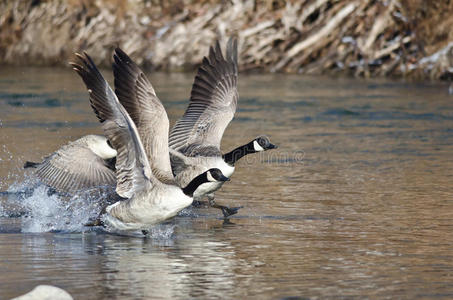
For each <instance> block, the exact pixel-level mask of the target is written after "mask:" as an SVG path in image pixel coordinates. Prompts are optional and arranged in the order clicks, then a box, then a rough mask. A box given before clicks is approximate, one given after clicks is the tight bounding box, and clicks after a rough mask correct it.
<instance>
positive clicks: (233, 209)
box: [212, 204, 244, 219]
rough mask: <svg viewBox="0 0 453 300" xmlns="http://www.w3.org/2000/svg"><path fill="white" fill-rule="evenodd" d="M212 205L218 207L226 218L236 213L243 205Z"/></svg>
mask: <svg viewBox="0 0 453 300" xmlns="http://www.w3.org/2000/svg"><path fill="white" fill-rule="evenodd" d="M212 207H215V208H218V209H220V210H221V211H222V213H223V217H224V218H225V219H226V218H228V217H230V216H232V215H235V214H237V213H238V211H239V209H241V208H243V207H244V206H238V207H227V206H223V205H219V204H214V205H213V206H212Z"/></svg>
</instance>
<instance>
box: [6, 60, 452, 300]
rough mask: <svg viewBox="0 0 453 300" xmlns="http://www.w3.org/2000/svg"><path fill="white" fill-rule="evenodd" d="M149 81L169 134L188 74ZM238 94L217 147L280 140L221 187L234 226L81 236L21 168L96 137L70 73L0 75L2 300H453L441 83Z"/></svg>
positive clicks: (447, 116) (195, 224)
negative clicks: (36, 298) (51, 297)
mask: <svg viewBox="0 0 453 300" xmlns="http://www.w3.org/2000/svg"><path fill="white" fill-rule="evenodd" d="M103 73H104V74H105V75H106V77H107V78H108V79H109V80H111V71H110V70H104V71H103ZM149 78H150V80H151V82H152V83H153V85H154V88H155V89H156V91H157V93H158V95H159V97H160V99H161V100H162V102H163V104H164V106H165V107H166V109H167V112H168V114H169V117H170V121H171V122H172V123H173V122H174V121H175V120H176V119H177V118H178V116H180V115H181V114H182V113H183V111H184V109H185V107H186V105H187V101H188V100H187V99H188V95H189V92H190V87H191V83H192V80H193V74H152V75H150V76H149ZM239 92H240V96H241V97H240V100H239V108H238V112H237V113H236V117H235V119H234V120H233V122H232V123H231V124H230V126H229V127H228V129H227V131H226V132H225V135H224V137H223V141H222V148H223V150H224V151H227V150H230V149H232V148H233V147H234V146H237V145H239V144H243V143H245V142H248V141H249V140H251V139H252V138H254V137H255V136H258V135H260V134H267V135H268V136H269V137H270V138H271V141H272V142H274V143H275V144H278V145H279V148H278V149H277V150H273V151H269V152H266V153H264V154H261V155H251V156H249V157H247V159H244V160H242V161H241V162H240V163H239V164H238V165H237V168H236V173H235V174H234V175H233V177H232V180H231V182H229V183H227V184H225V185H224V187H223V188H222V189H221V190H220V191H218V192H217V194H216V198H217V202H218V203H221V204H224V205H229V206H240V205H243V206H244V208H242V209H241V210H240V211H239V213H238V214H237V215H235V216H233V217H232V218H231V220H230V221H229V222H224V221H223V220H222V218H221V214H220V213H219V212H218V211H217V210H215V209H212V208H200V209H188V210H186V211H185V212H184V214H182V215H181V216H179V217H177V218H175V219H174V220H172V221H171V222H169V223H168V224H164V225H161V226H158V227H156V228H155V229H154V230H153V231H152V232H151V234H150V236H148V237H146V238H144V237H141V236H123V235H114V234H108V233H105V232H102V231H99V230H96V231H90V230H88V229H87V228H84V227H83V226H82V225H81V224H80V222H82V220H85V219H86V218H87V214H88V213H89V212H88V211H87V207H86V203H85V202H83V201H81V200H80V201H79V200H77V199H76V200H74V199H72V200H71V201H72V202H71V201H70V202H69V203H68V202H67V200H63V199H59V198H58V197H56V196H48V195H47V191H46V188H45V187H43V186H39V183H37V182H36V180H34V179H33V175H32V173H31V172H28V171H27V172H24V170H23V169H22V165H23V163H24V161H25V160H32V161H37V160H40V159H41V158H42V157H44V156H46V155H47V154H49V153H51V152H53V151H54V150H56V149H57V148H58V147H60V146H61V145H63V144H65V143H67V142H68V141H70V140H74V139H76V138H78V137H80V136H82V135H85V134H89V133H101V132H102V131H101V129H100V127H99V125H98V123H97V119H96V117H95V116H94V114H93V113H92V111H91V108H90V107H89V104H88V97H87V93H86V91H85V88H84V85H83V83H82V81H81V80H80V78H79V77H78V76H77V75H76V74H75V73H74V72H73V71H71V70H70V68H67V69H59V68H40V69H34V68H26V69H25V68H5V67H2V68H0V105H1V109H0V121H1V129H0V145H1V149H0V187H1V190H2V191H4V193H3V194H2V198H1V199H0V216H1V217H0V258H1V260H0V299H9V298H11V297H14V296H18V295H20V294H23V293H25V292H27V291H29V290H31V289H32V288H33V287H34V286H36V285H38V284H52V285H56V286H58V287H61V288H63V289H65V290H67V291H68V292H69V293H70V294H72V295H73V297H74V298H75V299H140V298H145V299H170V298H171V299H173V298H174V299H188V298H197V299H243V298H246V297H248V298H255V299H283V298H286V297H291V296H299V297H301V298H304V299H305V298H309V299H317V298H318V299H326V298H347V299H349V298H380V299H383V298H400V299H401V298H410V299H414V298H424V299H425V298H445V299H447V298H453V187H452V183H453V155H452V154H453V97H452V96H449V95H448V93H447V85H446V84H445V83H426V82H425V83H407V82H403V81H389V80H355V79H344V78H343V79H335V78H325V77H304V76H295V75H294V76H290V75H243V74H240V86H239ZM37 184H38V186H37ZM29 187H34V188H35V189H34V190H33V191H32V190H28V194H26V195H24V194H17V192H19V191H23V190H25V189H27V188H29ZM5 191H8V192H9V193H5ZM94 200H96V199H94Z"/></svg>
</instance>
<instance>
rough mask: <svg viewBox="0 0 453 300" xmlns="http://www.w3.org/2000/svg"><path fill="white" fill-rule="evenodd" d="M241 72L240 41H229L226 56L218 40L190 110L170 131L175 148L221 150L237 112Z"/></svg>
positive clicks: (194, 91) (192, 151) (200, 73)
mask: <svg viewBox="0 0 453 300" xmlns="http://www.w3.org/2000/svg"><path fill="white" fill-rule="evenodd" d="M237 76H238V71H237V41H236V40H233V39H230V40H229V41H228V44H227V49H226V57H225V58H224V57H223V55H222V51H221V49H220V44H219V42H218V41H217V43H216V46H215V48H214V47H211V48H210V49H209V57H208V58H206V57H205V58H204V59H203V63H202V65H201V66H200V68H199V69H198V73H197V75H196V77H195V81H194V83H193V86H192V92H191V95H190V103H189V106H188V108H187V110H186V112H185V113H184V115H183V117H182V118H181V119H180V120H179V121H178V122H176V124H175V126H174V127H173V129H172V131H171V133H170V141H169V145H170V147H171V148H173V149H175V150H177V151H180V152H182V153H183V154H185V155H187V156H194V155H196V154H197V152H198V151H197V149H199V148H214V149H216V150H217V151H218V152H219V153H220V141H221V139H222V136H223V133H224V131H225V128H226V127H227V126H228V124H229V123H230V121H231V120H232V119H233V116H234V113H235V112H236V106H237V100H238V91H237Z"/></svg>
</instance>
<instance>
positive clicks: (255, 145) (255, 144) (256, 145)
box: [253, 141, 264, 152]
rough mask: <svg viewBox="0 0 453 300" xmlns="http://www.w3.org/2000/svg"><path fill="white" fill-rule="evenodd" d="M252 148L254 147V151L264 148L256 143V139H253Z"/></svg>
mask: <svg viewBox="0 0 453 300" xmlns="http://www.w3.org/2000/svg"><path fill="white" fill-rule="evenodd" d="M253 148H254V149H255V151H256V152H259V151H264V148H263V147H261V146H260V144H258V142H257V141H253Z"/></svg>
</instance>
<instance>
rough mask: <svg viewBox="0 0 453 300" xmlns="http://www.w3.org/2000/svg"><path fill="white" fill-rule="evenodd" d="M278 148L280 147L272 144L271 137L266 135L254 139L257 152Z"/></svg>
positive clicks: (254, 147) (254, 148)
mask: <svg viewBox="0 0 453 300" xmlns="http://www.w3.org/2000/svg"><path fill="white" fill-rule="evenodd" d="M276 148H278V147H277V145H274V144H272V143H271V141H270V140H269V138H268V137H267V136H265V135H261V136H259V137H257V138H256V139H254V140H253V150H255V152H261V151H266V150H270V149H276Z"/></svg>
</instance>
